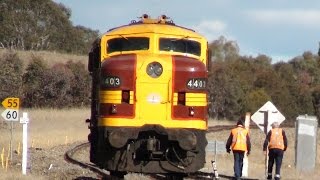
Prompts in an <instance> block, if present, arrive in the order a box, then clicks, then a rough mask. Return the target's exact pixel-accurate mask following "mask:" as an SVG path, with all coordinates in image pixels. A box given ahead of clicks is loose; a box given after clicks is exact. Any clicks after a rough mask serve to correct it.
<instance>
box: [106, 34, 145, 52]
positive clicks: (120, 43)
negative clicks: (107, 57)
mask: <svg viewBox="0 0 320 180" xmlns="http://www.w3.org/2000/svg"><path fill="white" fill-rule="evenodd" d="M107 44H108V46H107V52H108V53H113V52H122V51H136V50H148V49H149V38H147V37H121V38H114V39H110V40H108V42H107Z"/></svg>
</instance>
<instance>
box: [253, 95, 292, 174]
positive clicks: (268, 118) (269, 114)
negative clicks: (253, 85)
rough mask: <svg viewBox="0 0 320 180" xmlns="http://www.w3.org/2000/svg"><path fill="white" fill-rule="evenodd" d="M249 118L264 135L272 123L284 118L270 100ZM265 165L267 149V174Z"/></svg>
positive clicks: (279, 121) (280, 121)
mask: <svg viewBox="0 0 320 180" xmlns="http://www.w3.org/2000/svg"><path fill="white" fill-rule="evenodd" d="M251 119H252V121H253V122H255V123H256V124H257V125H258V127H259V128H260V129H261V130H262V131H263V132H264V133H265V135H267V134H268V132H269V131H270V129H271V124H272V123H274V122H278V123H279V124H281V123H282V122H283V121H284V120H285V119H286V118H285V117H284V116H283V115H282V114H281V113H280V111H278V109H277V108H276V107H275V106H274V105H273V104H272V103H271V102H270V101H268V102H266V103H265V104H264V105H263V106H262V107H261V108H260V109H259V110H258V111H257V112H255V113H254V114H253V115H252V116H251ZM267 167H268V149H267V153H266V154H265V175H267Z"/></svg>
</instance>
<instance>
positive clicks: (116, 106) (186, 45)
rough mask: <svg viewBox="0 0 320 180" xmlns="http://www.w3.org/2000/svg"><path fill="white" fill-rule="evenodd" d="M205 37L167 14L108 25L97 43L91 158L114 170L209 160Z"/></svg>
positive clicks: (173, 170)
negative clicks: (178, 23)
mask: <svg viewBox="0 0 320 180" xmlns="http://www.w3.org/2000/svg"><path fill="white" fill-rule="evenodd" d="M209 54H210V53H209V50H208V42H207V40H206V38H205V37H204V36H202V35H200V34H199V33H196V32H195V31H194V30H192V29H189V28H185V27H182V26H178V25H176V24H174V23H173V21H172V20H170V19H169V18H168V17H167V16H165V15H162V16H160V17H159V18H156V19H153V18H150V17H149V16H148V15H146V14H144V15H143V16H142V17H141V18H140V19H139V20H138V21H135V20H133V21H131V23H129V24H128V25H124V26H120V27H116V28H113V29H110V30H109V31H107V32H106V33H104V34H102V35H101V36H100V37H99V38H98V39H96V41H95V42H94V43H93V45H92V48H91V51H90V52H89V62H88V70H89V72H90V75H91V77H92V92H91V117H90V119H88V120H87V122H88V123H89V129H90V134H89V136H88V139H89V142H90V145H91V146H90V161H91V162H92V163H94V164H96V165H97V166H99V167H100V168H103V169H106V170H108V171H110V173H111V174H112V175H116V176H123V175H124V174H125V173H127V172H138V173H160V174H187V173H191V172H195V171H198V170H199V169H201V168H202V167H203V166H204V163H205V148H206V145H207V140H206V137H205V134H206V130H207V125H208V124H207V97H208V94H207V90H206V89H207V83H208V82H207V73H208V66H209V62H210V61H209V56H210V55H209Z"/></svg>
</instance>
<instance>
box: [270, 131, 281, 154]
mask: <svg viewBox="0 0 320 180" xmlns="http://www.w3.org/2000/svg"><path fill="white" fill-rule="evenodd" d="M275 148H277V149H282V150H284V143H283V136H282V129H281V128H274V129H271V137H270V142H269V149H275Z"/></svg>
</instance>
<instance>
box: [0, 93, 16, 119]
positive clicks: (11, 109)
mask: <svg viewBox="0 0 320 180" xmlns="http://www.w3.org/2000/svg"><path fill="white" fill-rule="evenodd" d="M2 106H3V107H4V108H6V110H5V111H3V112H2V113H1V116H2V117H3V118H4V119H5V120H6V121H18V120H19V107H20V99H19V98H14V97H8V98H6V99H5V100H3V101H2Z"/></svg>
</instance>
